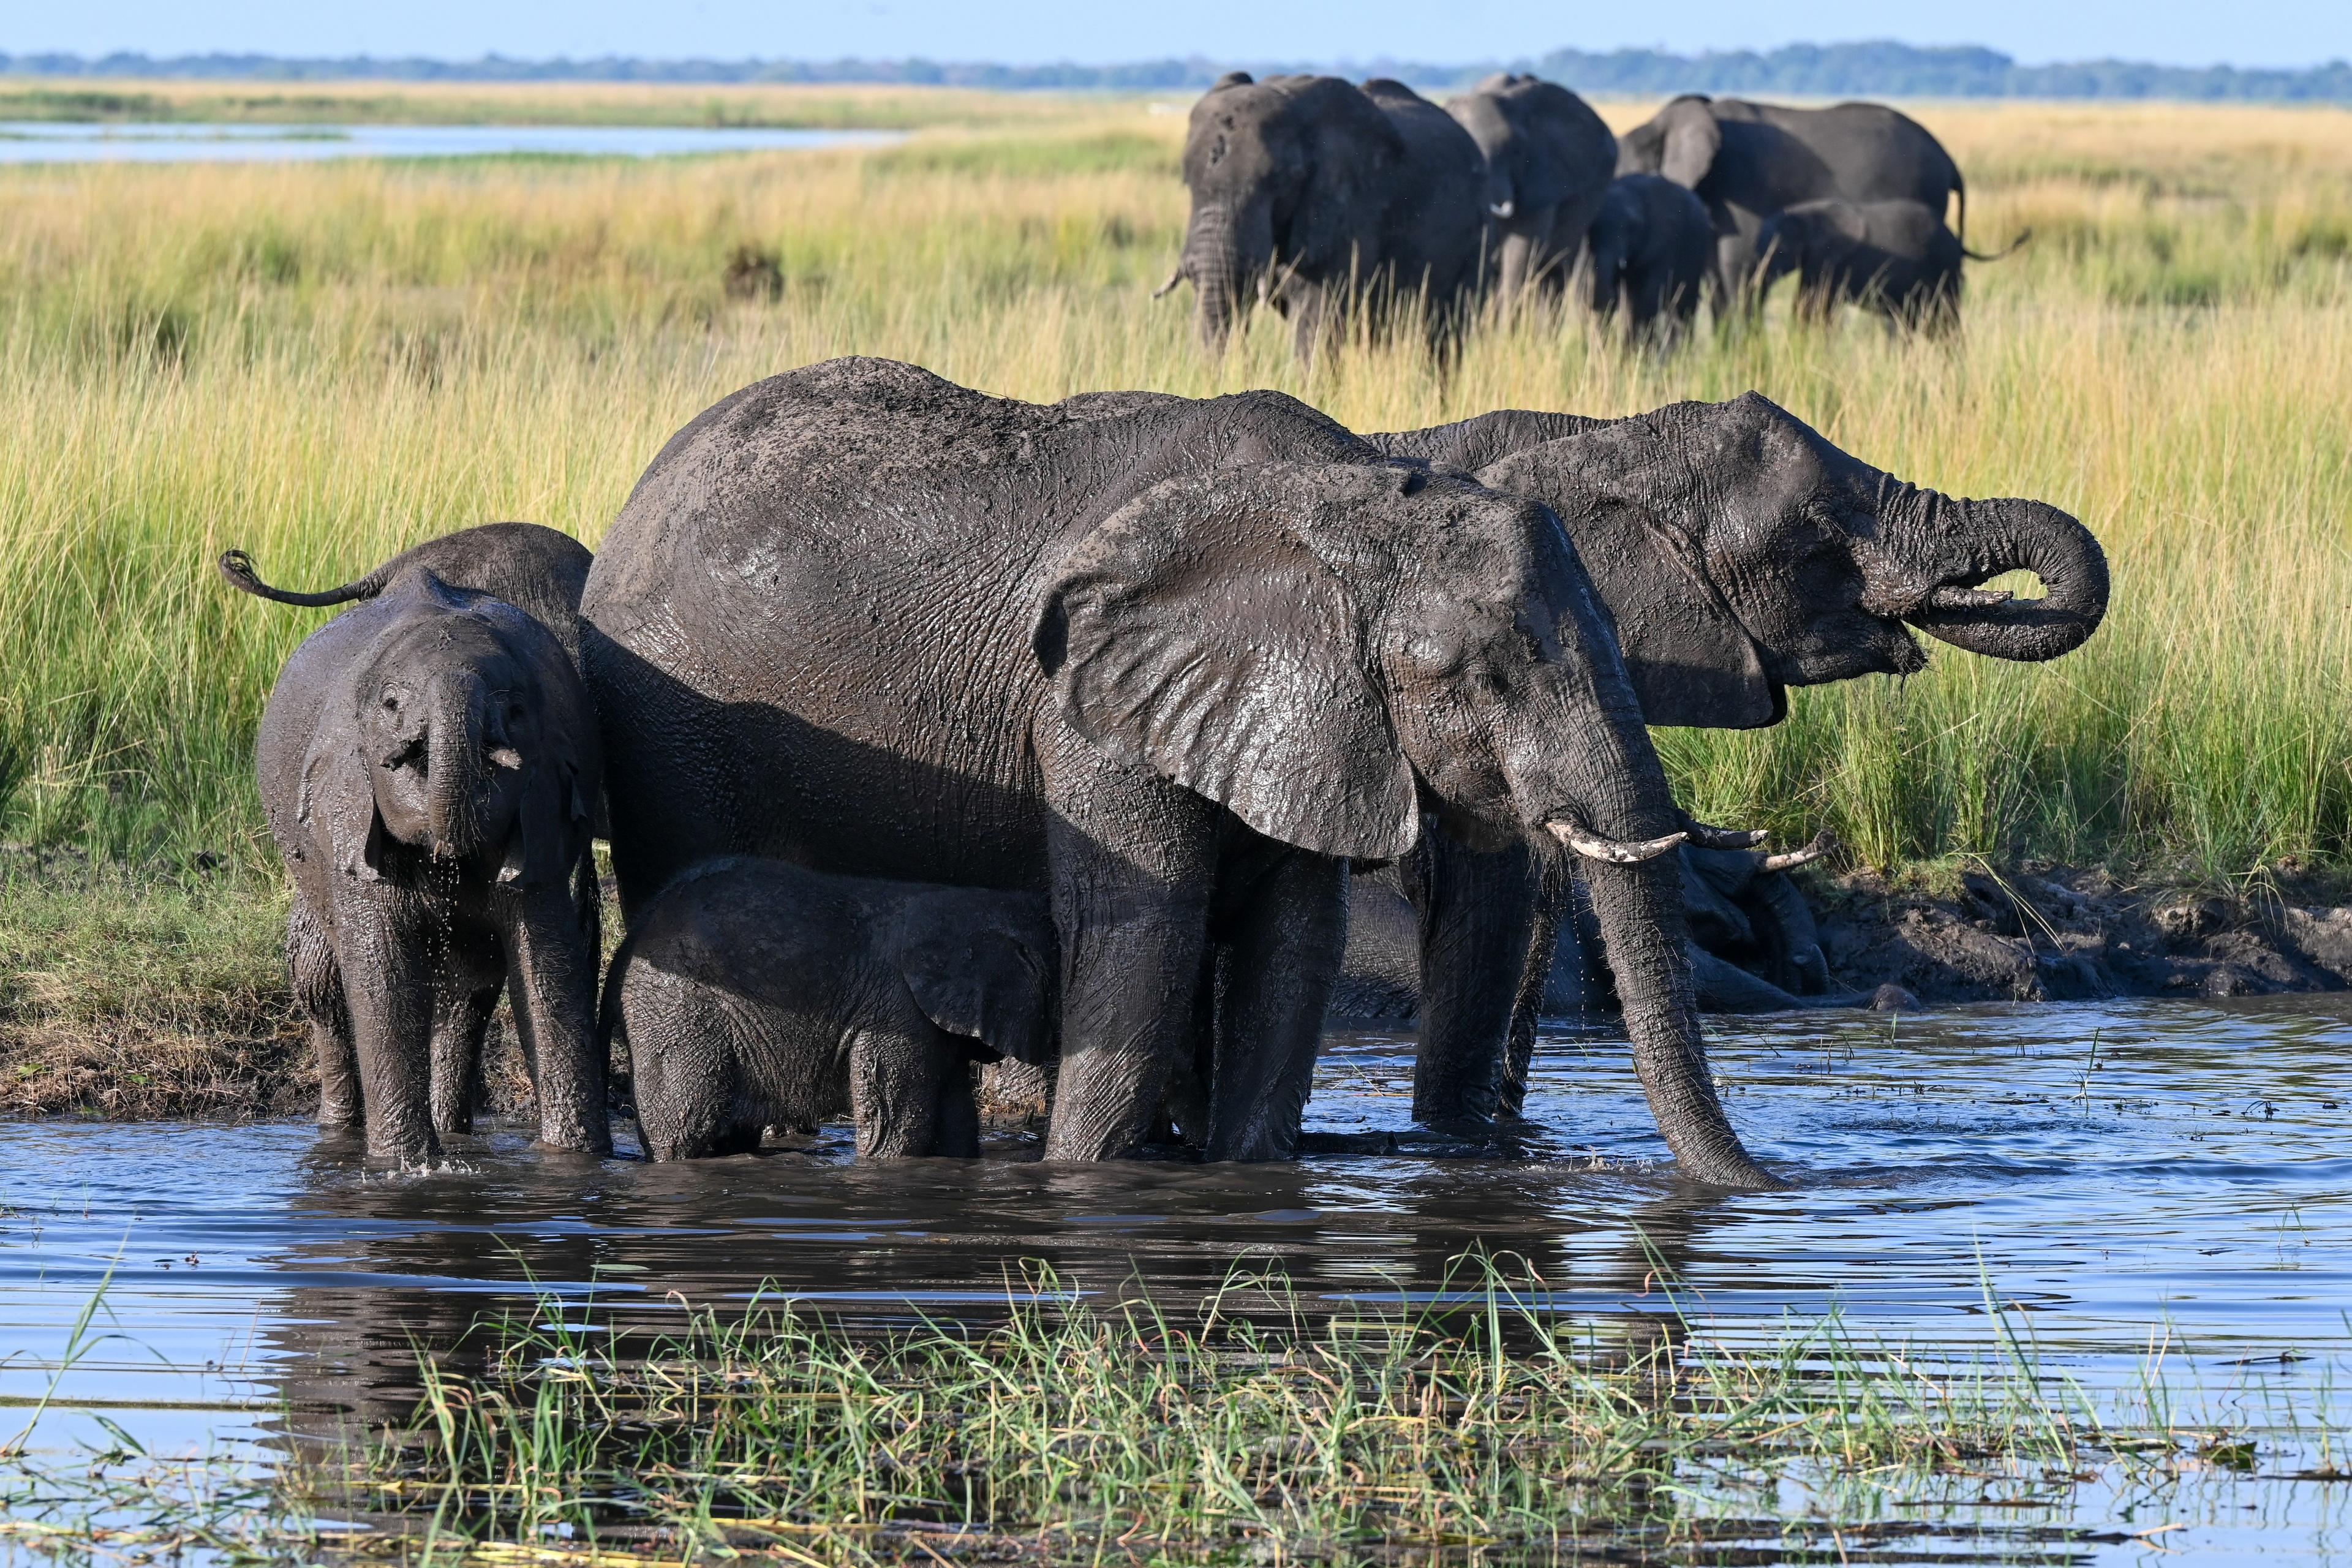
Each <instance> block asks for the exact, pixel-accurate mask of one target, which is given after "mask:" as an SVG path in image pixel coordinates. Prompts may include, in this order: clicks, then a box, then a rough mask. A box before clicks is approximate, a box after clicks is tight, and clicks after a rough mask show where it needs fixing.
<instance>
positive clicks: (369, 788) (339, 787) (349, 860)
mask: <svg viewBox="0 0 2352 1568" xmlns="http://www.w3.org/2000/svg"><path fill="white" fill-rule="evenodd" d="M294 820H295V822H296V823H298V824H299V825H300V826H303V827H305V828H307V829H308V830H309V831H310V841H311V842H312V843H313V844H317V845H320V846H323V847H325V849H326V851H327V853H328V855H329V856H330V857H331V861H332V865H333V868H334V870H335V871H336V872H337V873H338V874H339V875H341V876H346V877H351V878H353V879H356V880H359V881H362V882H375V881H381V880H383V860H384V852H385V850H386V848H387V847H389V846H390V845H391V844H392V843H393V837H392V833H391V831H390V829H388V828H386V827H385V826H384V825H383V813H382V812H381V811H378V810H377V809H376V804H375V776H374V771H373V769H372V768H371V767H370V766H369V765H368V760H367V758H366V757H365V756H364V755H362V752H361V750H360V747H359V745H358V744H357V743H356V742H353V741H352V739H351V738H350V737H349V736H338V737H332V738H322V739H320V741H318V742H313V743H312V745H311V747H310V751H309V752H308V753H307V754H305V755H304V757H303V759H302V780H301V783H300V784H299V785H298V786H297V787H296V789H295V792H294Z"/></svg>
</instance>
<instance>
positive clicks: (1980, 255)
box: [1960, 228, 2033, 261]
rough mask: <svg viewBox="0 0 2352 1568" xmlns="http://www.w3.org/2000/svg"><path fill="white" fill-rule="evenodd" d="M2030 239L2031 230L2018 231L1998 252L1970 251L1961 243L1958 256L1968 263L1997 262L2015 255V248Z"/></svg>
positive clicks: (2031, 235)
mask: <svg viewBox="0 0 2352 1568" xmlns="http://www.w3.org/2000/svg"><path fill="white" fill-rule="evenodd" d="M2032 237H2033V231H2032V229H2030V228H2024V229H2020V230H2018V232H2017V237H2016V238H2015V239H2012V240H2011V241H2010V242H2009V243H2008V244H2007V245H2004V246H2002V247H2000V249H1999V250H1994V251H1983V250H1970V249H1969V247H1968V246H1967V245H1966V244H1965V243H1963V244H1962V245H1961V246H1960V254H1961V255H1962V256H1965V257H1967V258H1969V260H1970V261H1999V260H2000V258H2002V257H2004V256H2012V255H2014V254H2016V251H2017V247H2019V246H2021V245H2023V244H2024V243H2025V242H2026V241H2027V240H2029V239H2032Z"/></svg>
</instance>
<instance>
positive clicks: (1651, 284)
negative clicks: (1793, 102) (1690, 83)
mask: <svg viewBox="0 0 2352 1568" xmlns="http://www.w3.org/2000/svg"><path fill="white" fill-rule="evenodd" d="M1183 175H1184V182H1185V184H1186V185H1187V186H1188V187H1189V188H1190V190H1191V193H1192V214H1191V217H1190V219H1189V221H1188V223H1187V225H1186V228H1185V235H1184V243H1183V250H1182V254H1181V258H1180V259H1179V261H1178V263H1177V267H1176V270H1175V273H1174V274H1173V275H1172V276H1171V278H1170V279H1169V280H1168V284H1167V285H1166V287H1165V288H1163V289H1162V290H1161V292H1163V293H1164V292H1166V291H1167V290H1168V289H1173V288H1174V287H1175V286H1176V285H1177V284H1178V283H1179V282H1182V281H1186V280H1189V281H1190V282H1191V283H1192V287H1193V290H1194V298H1195V311H1196V315H1197V321H1198V326H1199V330H1200V333H1201V336H1202V340H1203V341H1204V342H1206V343H1208V344H1209V345H1210V346H1211V347H1212V348H1213V349H1222V348H1223V345H1224V343H1225V342H1226V340H1227V338H1228V337H1229V336H1230V335H1231V333H1232V331H1233V329H1234V326H1235V324H1236V323H1237V322H1238V321H1240V320H1241V319H1242V317H1243V316H1244V314H1245V313H1246V312H1247V311H1248V310H1249V309H1250V308H1251V306H1252V305H1253V304H1254V303H1264V304H1265V305H1268V306H1270V307H1272V308H1273V309H1274V310H1276V311H1277V312H1278V313H1280V314H1281V315H1283V316H1284V317H1285V318H1286V319H1287V320H1289V321H1291V322H1292V323H1293V324H1294V327H1295V330H1296V334H1297V350H1298V353H1299V354H1300V356H1301V357H1302V358H1303V357H1307V356H1309V355H1311V354H1312V353H1313V352H1314V349H1315V346H1316V344H1317V343H1318V342H1320V341H1321V339H1322V337H1323V335H1324V334H1325V333H1326V332H1327V331H1330V330H1332V329H1333V328H1334V327H1336V326H1338V325H1339V323H1340V322H1341V321H1343V319H1344V318H1345V317H1346V316H1347V315H1348V314H1349V312H1351V311H1362V312H1365V313H1366V314H1367V315H1369V316H1370V318H1371V320H1372V323H1373V324H1374V325H1375V326H1379V325H1382V324H1385V323H1386V322H1387V321H1389V320H1390V319H1391V318H1394V317H1396V316H1399V315H1400V314H1405V313H1413V312H1418V313H1419V314H1420V316H1421V318H1422V320H1423V324H1424V325H1425V326H1426V327H1427V329H1428V330H1429V331H1430V332H1431V334H1432V336H1433V338H1434V339H1437V340H1439V341H1444V340H1445V339H1448V338H1450V337H1451V336H1452V335H1453V334H1454V333H1455V332H1456V331H1459V329H1460V328H1461V326H1462V325H1463V323H1464V321H1465V318H1466V316H1467V313H1468V312H1469V311H1470V310H1471V309H1472V308H1473V307H1474V306H1475V303H1476V301H1477V300H1479V299H1480V298H1482V297H1483V296H1485V295H1486V294H1487V293H1488V292H1490V291H1491V292H1494V293H1496V294H1498V295H1499V296H1500V297H1501V298H1502V299H1503V300H1505V301H1507V302H1515V301H1519V300H1525V299H1527V298H1528V297H1530V296H1531V295H1534V294H1539V293H1544V292H1559V291H1561V290H1564V289H1570V288H1575V289H1577V290H1578V291H1579V292H1580V293H1581V294H1582V295H1583V296H1584V298H1585V299H1586V300H1588V301H1589V303H1590V304H1591V308H1592V310H1593V311H1594V312H1595V313H1596V314H1597V315H1599V316H1600V317H1601V318H1602V319H1604V320H1607V319H1610V318H1612V317H1614V316H1616V315H1617V314H1618V313H1619V312H1620V311H1621V310H1622V313H1623V317H1624V321H1625V325H1626V327H1627V329H1628V330H1629V331H1633V332H1634V333H1638V334H1646V335H1650V336H1652V337H1654V338H1662V339H1665V340H1671V339H1672V338H1674V337H1675V336H1677V335H1678V334H1679V333H1680V331H1682V330H1683V329H1685V328H1686V327H1687V326H1688V325H1689V324H1690V322H1691V321H1693V319H1694V318H1695V316H1696V312H1697V310H1698V306H1699V300H1700V297H1701V295H1702V293H1705V294H1706V295H1707V296H1709V297H1710V298H1711V300H1712V301H1713V305H1714V309H1715V310H1716V313H1717V318H1718V319H1723V318H1726V317H1728V316H1731V315H1733V314H1735V313H1737V312H1740V311H1749V310H1754V309H1755V308H1756V307H1757V306H1758V305H1759V303H1760V301H1761V299H1762V296H1763V294H1764V293H1765V292H1766V291H1767V290H1768V289H1770V287H1771V286H1772V285H1773V283H1775V282H1776V281H1777V280H1778V279H1780V278H1783V277H1787V276H1789V275H1790V274H1795V275H1796V276H1797V277H1798V278H1799V280H1800V281H1799V300H1800V303H1799V310H1800V315H1801V318H1802V319H1807V320H1814V321H1819V320H1822V319H1824V318H1825V317H1826V316H1827V315H1828V314H1829V313H1830V312H1831V310H1833V308H1834V307H1835V306H1836V305H1837V304H1838V303H1840V302H1852V303H1854V304H1857V305H1862V306H1864V307H1866V308H1869V309H1872V310H1876V311H1878V312H1879V313H1880V314H1882V315H1883V316H1884V317H1885V319H1886V321H1888V323H1889V324H1890V325H1903V326H1909V327H1918V328H1921V329H1923V330H1927V331H1940V330H1944V329H1947V328H1949V327H1951V326H1954V325H1956V324H1957V323H1958V311H1959V300H1960V289H1961V263H1962V260H1963V258H1974V259H1978V260H1990V259H1992V258H1991V257H1989V256H1983V255H1979V253H1977V252H1975V251H1970V250H1969V249H1967V248H1966V246H1965V244H1964V243H1963V238H1962V236H1963V235H1964V234H1965V230H1966V224H1967V215H1968V197H1967V189H1966V186H1965V184H1963V182H1962V180H1961V178H1960V172H1959V169H1958V165H1956V164H1955V163H1953V161H1952V159H1951V156H1950V154H1949V153H1947V152H1946V151H1945V150H1944V148H1943V147H1942V145H1941V144H1940V143H1938V142H1937V140H1936V139H1935V137H1934V136H1932V135H1930V134H1929V133H1928V132H1927V130H1926V129H1925V128H1923V127H1922V126H1920V125H1919V124H1918V123H1917V122H1916V121H1913V120H1911V119H1910V118H1909V117H1907V116H1906V115H1904V114H1902V113H1900V112H1898V111H1897V110H1893V109H1889V108H1886V107H1885V106H1884V105H1880V104H1870V103H1842V104H1838V105H1835V106H1833V107H1830V108H1825V109H1790V108H1783V107H1780V106H1777V105H1773V104H1763V103H1749V102H1747V101H1744V100H1738V99H1710V98H1706V97H1704V96H1700V95H1697V94H1690V95H1685V96H1684V97H1681V98H1677V99H1675V100H1673V101H1672V102H1670V103H1668V104H1667V105H1666V106H1665V107H1664V109H1662V110H1659V111H1658V113H1657V114H1656V115H1655V116H1654V117H1653V118H1652V119H1651V120H1649V121H1647V122H1645V123H1644V124H1642V125H1640V126H1637V127H1635V128H1634V129H1633V130H1632V131H1630V132H1627V133H1626V134H1625V135H1624V136H1623V137H1622V138H1619V137H1617V136H1614V135H1612V133H1611V132H1610V130H1609V128H1608V127H1607V126H1606V125H1605V124H1603V123H1602V122H1601V117H1600V116H1599V115H1598V114H1596V113H1594V112H1593V110H1592V109H1591V106H1590V105H1589V104H1587V103H1586V102H1585V101H1584V100H1582V99H1580V98H1579V97H1577V96H1576V95H1575V94H1574V93H1572V92H1570V91H1569V90H1568V89H1566V88H1563V87H1560V86H1559V85H1558V84H1557V83H1553V82H1549V81H1544V80H1542V79H1538V78H1536V77H1532V76H1522V75H1497V76H1493V77H1489V78H1487V79H1486V80H1484V81H1482V82H1480V83H1479V84H1478V85H1477V86H1476V87H1475V89H1472V90H1471V91H1470V92H1468V93H1466V94H1465V95H1463V96H1461V97H1459V98H1455V99H1454V100H1450V101H1449V102H1448V103H1446V104H1445V106H1444V108H1443V109H1440V108H1439V107H1438V106H1437V105H1435V104H1433V103H1431V102H1430V101H1429V100H1426V99H1423V98H1422V97H1421V96H1419V95H1418V94H1416V93H1415V92H1413V90H1412V89H1410V88H1408V87H1406V86H1405V85H1404V84H1403V83H1402V82H1398V81H1393V80H1390V79H1385V78H1376V79H1372V80H1370V81H1367V82H1365V83H1364V84H1363V85H1362V86H1361V87H1357V86H1355V85H1353V84H1351V83H1349V82H1348V81H1346V80H1343V79H1340V78H1338V77H1328V76H1277V77H1270V78H1268V79H1265V80H1263V81H1261V80H1257V79H1254V78H1252V77H1251V76H1250V75H1249V74H1248V73H1247V72H1245V71H1234V72H1231V73H1228V74H1227V75H1225V76H1223V77H1222V78H1220V79H1218V80H1217V82H1216V83H1215V84H1214V85H1213V86H1212V87H1211V88H1210V89H1209V90H1208V91H1207V92H1206V93H1205V94H1204V95H1202V98H1201V100H1200V101H1199V102H1198V103H1197V104H1195V105H1194V106H1193V109H1192V121H1191V124H1190V127H1189V129H1188V132H1187V134H1186V137H1185V142H1184V153H1183ZM1954 202H1957V203H1958V223H1959V228H1958V230H1957V231H1956V230H1954V229H1952V228H1948V227H1947V226H1945V214H1946V212H1947V210H1948V207H1949V206H1950V205H1951V204H1953V203H1954ZM2011 248H2012V249H2013V248H2014V245H2012V246H2011ZM2004 254H2005V253H2004Z"/></svg>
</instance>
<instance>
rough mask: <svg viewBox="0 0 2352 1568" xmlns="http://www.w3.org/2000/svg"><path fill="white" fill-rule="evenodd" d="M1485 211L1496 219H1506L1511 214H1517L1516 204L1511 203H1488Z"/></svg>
mask: <svg viewBox="0 0 2352 1568" xmlns="http://www.w3.org/2000/svg"><path fill="white" fill-rule="evenodd" d="M1486 210H1487V211H1488V212H1490V213H1493V214H1494V215H1495V216H1496V217H1508V216H1511V214H1513V213H1514V212H1517V210H1518V208H1517V205H1516V204H1514V203H1511V202H1490V203H1488V204H1487V206H1486Z"/></svg>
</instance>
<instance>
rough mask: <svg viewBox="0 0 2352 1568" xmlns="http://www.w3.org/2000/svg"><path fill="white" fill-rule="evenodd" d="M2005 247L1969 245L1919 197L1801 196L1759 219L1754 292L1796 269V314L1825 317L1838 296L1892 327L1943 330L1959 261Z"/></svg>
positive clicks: (1955, 313) (1951, 320)
mask: <svg viewBox="0 0 2352 1568" xmlns="http://www.w3.org/2000/svg"><path fill="white" fill-rule="evenodd" d="M2031 234H2032V231H2031V230H2028V231H2027V232H2026V233H2023V234H2021V235H2019V236H2018V237H2016V238H2015V239H2013V240H2011V241H2010V243H2009V245H2008V247H2006V248H2005V249H2001V250H1998V251H1992V252H1984V251H1976V250H1970V249H1969V248H1968V247H1967V246H1965V245H1963V244H1962V243H1961V242H1960V237H1959V236H1958V235H1956V234H1954V233H1953V232H1952V231H1951V230H1950V229H1948V228H1946V227H1945V226H1944V220H1943V216H1942V215H1941V214H1938V213H1936V212H1932V211H1930V210H1929V209H1928V208H1927V207H1924V206H1922V205H1919V204H1918V203H1917V202H1848V201H1839V200H1834V199H1832V200H1826V201H1818V202H1799V203H1798V204H1797V205H1795V206H1792V207H1789V208H1786V209H1785V210H1783V211H1780V212H1777V213H1775V214H1773V215H1772V216H1770V217H1769V218H1767V219H1765V220H1764V226H1763V228H1762V229H1761V230H1759V233H1758V235H1757V241H1756V246H1757V251H1758V254H1759V258H1760V259H1759V263H1758V268H1757V274H1756V293H1757V296H1758V298H1759V300H1760V299H1761V298H1762V297H1763V296H1764V295H1766V294H1768V293H1769V292H1770V291H1771V289H1772V285H1773V284H1775V283H1777V282H1779V281H1780V279H1783V278H1786V277H1787V276H1788V275H1789V274H1790V273H1791V272H1793V273H1795V274H1796V275H1797V314H1798V316H1799V318H1800V319H1801V320H1806V321H1812V322H1814V323H1816V324H1821V323H1825V322H1827V321H1828V320H1829V318H1830V316H1831V314H1832V312H1833V311H1834V310H1836V309H1837V307H1838V305H1839V304H1840V303H1841V302H1845V303H1852V304H1855V305H1859V306H1861V307H1863V308H1864V310H1875V311H1877V312H1878V313H1879V314H1880V315H1882V316H1884V317H1885V318H1886V322H1887V325H1889V326H1890V327H1903V328H1911V329H1916V330H1918V331H1926V332H1929V333H1941V332H1947V331H1951V330H1952V329H1954V328H1956V327H1958V325H1959V322H1960V282H1961V279H1960V263H1961V262H1962V260H1963V259H1966V260H1970V261H1998V260H2000V258H2002V257H2004V256H2007V255H2008V254H2010V252H2011V251H2013V250H2015V249H2016V248H2017V247H2019V246H2021V245H2022V244H2024V243H2025V242H2026V240H2027V239H2028V238H2029V237H2031Z"/></svg>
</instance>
